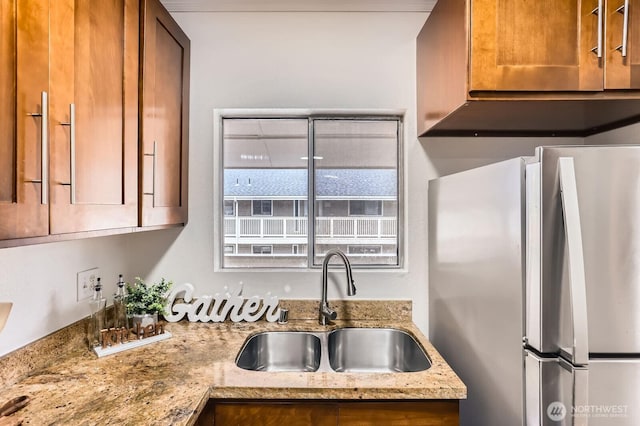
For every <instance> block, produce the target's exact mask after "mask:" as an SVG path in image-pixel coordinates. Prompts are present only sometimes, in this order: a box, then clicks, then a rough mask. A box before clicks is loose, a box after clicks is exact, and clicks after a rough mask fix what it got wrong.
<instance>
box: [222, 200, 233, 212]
mask: <svg viewBox="0 0 640 426" xmlns="http://www.w3.org/2000/svg"><path fill="white" fill-rule="evenodd" d="M224 215H225V216H235V215H236V203H235V202H234V201H233V200H224Z"/></svg>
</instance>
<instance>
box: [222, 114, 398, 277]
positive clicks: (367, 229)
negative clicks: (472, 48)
mask: <svg viewBox="0 0 640 426" xmlns="http://www.w3.org/2000/svg"><path fill="white" fill-rule="evenodd" d="M399 130H400V120H399V118H397V117H382V118H380V117H378V118H370V117H367V118H362V119H359V118H356V119H354V118H349V119H347V118H344V119H343V118H317V117H313V118H282V119H277V118H224V119H223V141H222V143H223V170H224V172H223V180H224V183H223V186H224V191H223V194H224V200H220V201H219V202H220V203H223V206H224V209H223V211H224V216H223V217H222V220H223V221H224V224H223V230H224V232H223V238H224V241H223V244H222V246H223V247H224V254H223V259H222V265H223V267H225V268H238V267H240V268H241V267H308V266H313V265H319V264H321V263H322V258H323V256H324V254H325V253H326V252H327V250H329V249H331V248H339V249H341V250H342V251H344V252H345V253H347V254H348V255H349V259H350V260H351V262H352V264H353V265H380V266H398V264H399V259H400V256H399V239H398V233H399V232H398V230H399V226H398V220H399V201H398V193H399V178H398V176H399V156H398V152H399V148H400V143H399V133H400V131H399ZM310 138H311V140H309V139H310ZM310 150H311V153H312V154H310ZM310 177H312V178H313V179H310ZM310 184H311V185H312V186H310ZM310 189H311V190H310ZM310 215H311V218H310ZM310 219H312V223H309V221H310ZM310 247H311V248H312V249H311V252H310Z"/></svg>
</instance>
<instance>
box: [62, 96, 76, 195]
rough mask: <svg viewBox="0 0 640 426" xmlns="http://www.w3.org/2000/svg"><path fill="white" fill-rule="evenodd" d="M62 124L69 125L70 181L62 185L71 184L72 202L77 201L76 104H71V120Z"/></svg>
mask: <svg viewBox="0 0 640 426" xmlns="http://www.w3.org/2000/svg"><path fill="white" fill-rule="evenodd" d="M60 125H61V126H69V179H70V182H69V183H62V184H61V185H65V186H69V187H70V188H69V193H70V197H69V198H70V200H69V201H70V203H71V204H75V203H76V105H75V104H69V122H68V123H60Z"/></svg>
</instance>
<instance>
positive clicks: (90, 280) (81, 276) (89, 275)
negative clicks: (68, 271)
mask: <svg viewBox="0 0 640 426" xmlns="http://www.w3.org/2000/svg"><path fill="white" fill-rule="evenodd" d="M99 276H100V268H91V269H87V270H86V271H82V272H78V298H77V300H78V302H80V301H82V300H86V299H89V298H90V297H91V295H92V294H93V289H94V287H95V285H96V282H97V281H98V277H99Z"/></svg>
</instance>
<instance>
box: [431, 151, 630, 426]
mask: <svg viewBox="0 0 640 426" xmlns="http://www.w3.org/2000/svg"><path fill="white" fill-rule="evenodd" d="M429 337H430V340H431V341H432V342H433V344H434V345H435V346H436V348H437V349H438V350H439V351H440V352H441V353H442V355H443V356H444V357H445V359H446V360H447V361H448V362H449V364H450V365H451V366H452V367H453V369H454V370H455V371H456V373H458V375H459V376H460V377H461V379H462V380H463V382H464V383H465V384H466V385H467V388H468V398H467V399H466V400H465V401H461V404H460V419H461V424H463V425H474V426H476V425H491V426H494V425H508V426H512V425H520V424H524V425H607V426H608V425H640V146H630V145H627V146H566V147H559V146H550V147H539V148H537V149H536V153H535V155H534V156H533V157H520V158H514V159H512V160H507V161H503V162H500V163H495V164H492V165H488V166H484V167H480V168H476V169H472V170H468V171H464V172H461V173H456V174H452V175H448V176H444V177H442V178H439V179H434V180H432V181H430V182H429Z"/></svg>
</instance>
